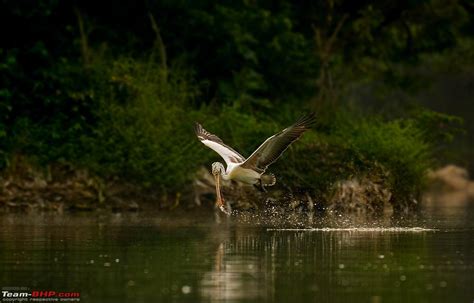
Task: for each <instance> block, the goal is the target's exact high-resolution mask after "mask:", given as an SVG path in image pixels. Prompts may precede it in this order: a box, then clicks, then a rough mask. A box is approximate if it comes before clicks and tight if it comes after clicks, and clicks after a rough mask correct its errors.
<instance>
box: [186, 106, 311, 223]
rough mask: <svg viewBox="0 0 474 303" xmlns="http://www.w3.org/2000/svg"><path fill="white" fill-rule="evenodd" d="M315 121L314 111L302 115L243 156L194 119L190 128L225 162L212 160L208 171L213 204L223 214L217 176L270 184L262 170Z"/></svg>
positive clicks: (260, 184)
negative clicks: (213, 187) (213, 181)
mask: <svg viewBox="0 0 474 303" xmlns="http://www.w3.org/2000/svg"><path fill="white" fill-rule="evenodd" d="M314 124H315V115H314V113H310V114H308V115H305V116H302V117H301V118H300V119H298V121H296V122H295V123H294V124H293V125H291V126H289V127H287V128H285V129H284V130H282V131H280V132H278V133H276V134H274V135H273V136H271V137H269V138H268V139H267V140H265V142H263V143H262V144H261V145H260V146H259V147H258V148H257V149H256V150H255V151H254V152H253V153H252V154H251V155H250V157H248V158H247V159H245V158H244V157H243V156H242V155H241V154H239V153H238V152H236V151H235V150H234V149H233V148H231V147H230V146H228V145H226V144H225V143H224V142H223V141H222V140H221V139H220V138H219V137H217V136H216V135H214V134H212V133H210V132H208V131H207V130H205V129H204V128H203V127H202V126H201V124H199V123H197V122H196V123H195V127H194V130H195V132H196V135H197V137H198V139H199V140H200V141H201V142H202V143H203V144H204V145H206V146H207V147H209V148H211V149H212V150H214V151H215V152H216V153H218V154H219V155H220V156H221V157H222V158H223V159H224V161H225V163H226V164H227V169H225V168H224V165H223V164H222V163H220V162H214V163H212V175H213V176H214V178H215V181H216V182H215V184H216V195H217V200H216V205H217V206H218V207H219V209H220V210H221V211H222V212H224V213H225V214H227V215H230V212H229V211H227V210H226V209H225V206H224V200H223V198H222V195H221V192H220V177H222V179H224V180H236V181H240V182H243V183H247V184H253V185H259V186H260V187H261V188H262V189H263V188H264V186H272V185H274V184H275V182H276V178H275V176H274V175H273V174H264V173H265V171H266V169H267V168H268V166H269V165H270V164H272V163H273V162H275V161H276V160H277V159H278V158H279V157H280V156H281V155H282V154H283V152H284V151H285V150H286V149H287V148H288V146H290V144H291V143H293V142H294V141H296V140H297V139H298V138H299V137H301V135H302V134H303V133H304V132H305V131H307V130H308V129H310V128H311V127H312V126H314Z"/></svg>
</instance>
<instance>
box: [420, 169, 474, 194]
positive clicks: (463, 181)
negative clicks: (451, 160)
mask: <svg viewBox="0 0 474 303" xmlns="http://www.w3.org/2000/svg"><path fill="white" fill-rule="evenodd" d="M428 178H429V179H430V183H431V188H432V189H439V190H452V191H457V190H468V188H469V187H470V185H472V184H473V182H472V181H470V180H469V174H468V172H467V170H466V169H464V168H462V167H459V166H456V165H452V164H450V165H446V166H445V167H442V168H440V169H438V170H435V171H431V172H429V173H428Z"/></svg>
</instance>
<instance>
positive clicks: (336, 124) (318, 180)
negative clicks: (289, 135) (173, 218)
mask: <svg viewBox="0 0 474 303" xmlns="http://www.w3.org/2000/svg"><path fill="white" fill-rule="evenodd" d="M4 6H5V7H4V9H3V10H2V13H1V14H2V17H3V19H4V20H7V21H8V22H10V23H11V24H18V26H19V28H18V31H17V33H15V34H13V33H9V34H7V35H6V36H5V38H4V39H3V42H2V46H1V47H0V70H1V76H0V84H1V88H0V96H1V97H2V99H1V100H2V101H1V102H0V166H1V167H2V168H3V169H6V168H9V167H10V166H11V165H12V162H11V159H12V156H13V155H19V154H20V155H24V156H26V157H27V158H29V159H30V161H32V162H35V163H38V164H40V165H43V166H46V165H48V164H51V163H64V164H68V165H72V166H73V167H75V168H78V169H79V168H81V169H82V168H84V169H87V170H89V171H91V172H93V174H94V175H96V176H100V177H101V178H103V179H112V178H118V179H120V180H124V181H127V182H131V183H134V184H137V185H139V186H142V187H144V188H153V189H156V190H158V191H159V192H161V193H164V194H165V193H176V192H180V191H183V190H186V188H188V187H189V186H190V184H191V181H192V180H193V179H194V178H195V173H196V171H197V170H198V168H199V167H201V166H202V165H208V164H209V163H210V162H211V161H213V160H215V159H217V157H216V155H214V154H213V153H212V151H209V150H207V149H205V148H204V147H203V146H201V145H200V144H199V142H198V141H197V140H196V138H195V136H194V133H193V131H192V125H193V122H194V121H200V122H201V123H203V125H204V126H205V127H206V128H207V129H209V130H210V131H211V132H214V133H216V134H217V135H219V136H220V137H221V138H222V139H223V140H224V141H225V142H226V143H228V144H229V145H231V146H233V147H235V148H236V149H237V150H238V151H240V152H241V153H242V154H243V155H244V156H248V155H250V153H251V152H252V151H253V150H254V149H255V148H256V147H257V146H258V145H259V144H260V143H262V142H263V140H264V139H265V138H267V137H268V136H270V135H271V134H273V133H274V132H275V131H278V130H280V129H282V128H283V127H286V126H288V125H289V124H290V123H292V122H293V121H294V120H295V119H296V118H297V117H298V116H300V115H301V114H303V113H305V112H307V111H316V112H317V114H318V117H319V124H318V127H317V128H316V130H315V131H314V132H309V133H307V134H305V136H304V137H303V139H302V140H301V142H299V143H297V144H295V145H294V146H292V147H291V148H290V150H289V151H288V152H287V154H285V156H284V157H283V158H282V159H281V160H280V161H279V162H278V163H277V164H275V165H274V166H272V170H273V171H275V172H277V174H278V175H279V176H280V177H281V178H280V181H281V182H282V183H283V184H285V185H287V186H289V187H290V188H293V189H296V188H298V189H302V190H306V191H310V192H312V193H315V194H317V195H325V194H326V193H328V192H330V191H331V189H332V187H333V185H334V184H335V183H336V182H338V181H340V180H344V179H349V178H352V177H358V176H363V175H366V176H373V178H374V179H377V180H379V181H380V182H383V183H384V184H385V185H386V186H387V187H389V188H390V189H391V191H392V193H393V201H394V203H410V202H407V201H411V200H412V199H413V198H417V197H419V194H420V192H421V190H422V188H423V185H424V176H425V173H426V171H427V169H429V168H430V167H433V166H434V165H436V164H437V163H438V162H437V161H435V159H436V157H437V156H438V155H441V154H445V152H446V149H445V148H443V147H444V146H445V144H446V142H448V141H449V140H452V139H453V138H454V136H455V135H456V133H457V132H458V131H459V129H460V128H461V120H460V119H458V118H455V117H452V116H448V115H445V114H442V113H437V112H434V111H431V110H429V109H426V108H424V107H422V106H421V105H420V102H418V100H416V98H415V97H414V96H416V94H417V92H419V91H420V90H423V89H424V88H426V87H428V85H429V83H431V82H430V81H431V78H432V77H431V76H432V75H431V74H429V75H426V74H424V73H423V72H424V70H425V69H426V67H427V66H428V65H429V64H430V65H432V64H433V62H434V63H435V65H436V66H438V68H439V70H440V73H441V72H442V71H444V70H446V69H447V68H448V67H449V68H450V69H451V70H454V71H459V73H462V72H463V71H464V72H465V66H466V64H468V65H469V64H470V66H472V63H473V62H474V61H473V58H472V56H470V57H469V56H465V60H459V61H457V62H453V64H452V65H450V64H448V62H451V61H452V58H453V57H454V58H457V59H459V56H457V55H456V54H459V53H461V54H469V52H468V51H466V49H468V50H471V51H472V45H473V44H472V34H473V33H472V25H473V19H472V14H470V12H472V11H473V6H472V5H471V4H470V3H469V2H467V1H452V2H450V3H449V4H442V3H440V2H438V1H421V2H413V3H412V2H410V3H408V4H401V3H392V2H387V1H382V2H374V3H371V2H370V1H362V2H357V3H353V2H350V1H326V2H324V1H323V2H317V3H313V2H308V3H300V4H298V5H296V4H294V3H291V2H289V1H277V2H266V1H257V2H248V1H243V2H235V3H219V4H218V3H214V2H213V1H199V2H190V1H189V2H188V1H177V2H174V1H145V2H139V3H135V2H133V1H126V2H124V3H122V4H121V5H117V6H114V7H113V8H112V7H111V8H110V11H102V10H101V9H99V8H97V7H95V5H94V3H92V2H88V1H79V2H77V3H76V4H75V6H73V5H72V4H70V3H66V2H56V1H37V2H34V3H33V2H32V3H23V2H13V1H7V2H6V3H5V5H4ZM443 66H444V67H443ZM397 201H398V202H397Z"/></svg>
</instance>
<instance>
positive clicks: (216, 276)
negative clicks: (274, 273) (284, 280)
mask: <svg viewBox="0 0 474 303" xmlns="http://www.w3.org/2000/svg"><path fill="white" fill-rule="evenodd" d="M257 241H258V240H257V239H256V238H255V237H253V236H251V235H250V236H244V235H242V234H239V232H238V231H236V235H235V238H233V239H232V240H226V241H221V242H220V243H218V244H217V248H216V249H215V258H214V263H213V266H212V270H211V271H209V272H206V273H205V274H204V275H203V277H202V280H201V283H200V284H201V285H200V293H201V295H202V297H204V298H206V299H208V300H210V301H211V302H216V301H226V300H245V299H257V300H264V299H266V298H268V295H269V294H271V289H267V287H271V286H272V285H273V283H268V282H270V281H267V280H266V278H267V273H265V271H264V270H262V260H261V258H259V257H257V256H252V255H250V253H249V252H252V251H256V250H259V248H257V246H258V245H259V244H261V243H258V242H257Z"/></svg>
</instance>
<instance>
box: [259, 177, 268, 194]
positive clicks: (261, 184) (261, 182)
mask: <svg viewBox="0 0 474 303" xmlns="http://www.w3.org/2000/svg"><path fill="white" fill-rule="evenodd" d="M258 180H259V181H260V189H261V190H262V191H263V192H264V193H266V192H267V189H266V188H265V186H264V185H263V181H262V179H261V178H260V179H258Z"/></svg>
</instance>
